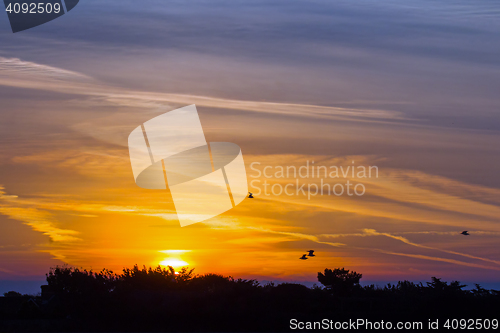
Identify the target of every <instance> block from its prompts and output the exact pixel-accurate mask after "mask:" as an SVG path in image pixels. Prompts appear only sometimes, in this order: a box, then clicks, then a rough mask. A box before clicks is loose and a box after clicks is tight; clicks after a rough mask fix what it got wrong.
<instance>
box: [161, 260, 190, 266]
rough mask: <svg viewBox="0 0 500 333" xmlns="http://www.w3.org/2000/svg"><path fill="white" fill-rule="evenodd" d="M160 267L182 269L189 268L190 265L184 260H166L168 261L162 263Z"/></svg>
mask: <svg viewBox="0 0 500 333" xmlns="http://www.w3.org/2000/svg"><path fill="white" fill-rule="evenodd" d="M160 266H171V267H173V268H181V267H186V266H189V264H188V263H187V262H185V261H184V260H178V259H166V260H163V261H160Z"/></svg>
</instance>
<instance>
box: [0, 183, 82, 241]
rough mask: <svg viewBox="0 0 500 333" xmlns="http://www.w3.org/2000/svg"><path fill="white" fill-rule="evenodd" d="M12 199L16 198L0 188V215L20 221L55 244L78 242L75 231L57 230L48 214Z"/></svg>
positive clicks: (51, 216) (50, 215) (52, 218)
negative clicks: (58, 242)
mask: <svg viewBox="0 0 500 333" xmlns="http://www.w3.org/2000/svg"><path fill="white" fill-rule="evenodd" d="M14 197H17V196H11V195H6V194H5V191H4V188H3V187H2V186H0V214H3V215H7V216H8V217H10V218H11V219H14V220H18V221H21V222H23V223H24V224H26V225H28V226H30V227H31V228H33V230H35V231H39V232H41V233H43V234H44V235H47V236H49V237H50V238H51V239H52V240H53V241H56V242H57V241H60V242H67V241H76V240H79V239H78V238H77V237H76V235H77V234H78V232H77V231H74V230H69V229H62V228H59V227H58V226H57V225H56V223H55V219H54V216H53V215H52V214H50V213H49V212H47V211H44V210H40V209H37V208H33V207H32V206H30V205H26V204H24V203H23V202H22V201H21V202H19V200H17V199H13V198H14Z"/></svg>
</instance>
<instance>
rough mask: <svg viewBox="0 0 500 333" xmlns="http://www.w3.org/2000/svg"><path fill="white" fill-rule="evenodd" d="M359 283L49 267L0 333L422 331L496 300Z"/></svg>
mask: <svg viewBox="0 0 500 333" xmlns="http://www.w3.org/2000/svg"><path fill="white" fill-rule="evenodd" d="M361 278H362V275H361V274H359V273H357V272H355V271H350V270H348V269H345V268H336V269H328V268H327V269H325V270H324V271H323V272H319V273H318V281H319V282H320V283H321V284H322V285H323V286H324V287H318V286H315V287H313V288H307V287H305V286H304V285H300V284H294V283H281V284H275V283H268V284H266V285H261V284H259V282H258V281H256V280H247V279H235V278H233V277H231V276H224V275H220V274H214V273H211V274H203V275H196V274H194V272H193V270H192V269H188V268H183V269H181V270H180V271H178V272H176V271H175V270H174V269H173V268H172V267H160V266H158V267H155V268H152V267H145V266H143V267H142V268H140V267H139V266H138V265H135V266H134V267H132V268H125V269H123V271H122V272H120V273H115V272H112V271H109V270H106V269H105V270H102V271H100V272H93V271H92V270H84V269H78V268H73V267H67V266H65V267H56V268H52V269H51V270H50V271H49V273H48V274H47V286H44V287H43V288H42V296H41V297H33V296H18V293H15V292H9V293H7V294H6V295H5V296H12V297H3V300H2V298H0V331H2V332H8V331H14V332H20V331H176V332H182V331H218V332H222V331H233V332H236V331H254V332H256V331H288V330H290V327H289V321H290V319H292V318H297V319H300V320H301V321H321V320H322V319H324V318H330V319H335V320H337V321H343V320H347V321H348V320H349V319H357V318H365V319H369V320H381V319H383V320H385V321H388V320H390V321H401V320H405V319H406V320H420V321H425V322H426V321H427V320H428V319H435V318H446V319H447V318H461V317H462V318H465V317H477V318H495V317H496V316H497V315H498V308H500V292H498V291H495V290H486V289H484V288H482V287H480V286H479V285H476V286H475V288H474V289H472V290H471V291H468V290H464V287H465V286H464V285H463V284H461V283H460V282H458V281H453V282H451V283H447V282H445V281H442V280H441V279H439V278H436V277H433V278H432V279H431V281H430V282H427V283H425V284H422V283H419V284H415V283H413V282H410V281H400V282H398V283H397V284H394V285H391V284H388V285H386V286H385V287H383V288H380V287H377V286H374V285H370V286H364V287H363V286H361V284H360V280H361ZM14 296H17V297H14ZM2 302H4V303H5V302H6V303H5V304H4V306H2ZM5 319H8V320H7V321H5ZM9 325H10V326H9Z"/></svg>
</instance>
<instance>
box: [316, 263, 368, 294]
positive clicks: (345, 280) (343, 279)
mask: <svg viewBox="0 0 500 333" xmlns="http://www.w3.org/2000/svg"><path fill="white" fill-rule="evenodd" d="M362 277H363V275H362V274H359V273H356V272H354V271H352V272H351V271H349V270H348V269H345V268H343V267H342V268H335V269H334V270H331V269H328V268H325V272H324V273H321V272H320V273H318V281H319V282H320V283H321V284H322V285H324V286H325V287H326V288H327V289H328V290H329V291H330V292H332V293H333V294H334V295H337V296H348V295H351V294H352V293H353V292H354V291H355V290H359V289H360V285H359V280H360V279H361V278H362Z"/></svg>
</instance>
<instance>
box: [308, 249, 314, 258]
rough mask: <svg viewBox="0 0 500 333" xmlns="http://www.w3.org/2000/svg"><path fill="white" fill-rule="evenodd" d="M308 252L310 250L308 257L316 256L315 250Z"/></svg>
mask: <svg viewBox="0 0 500 333" xmlns="http://www.w3.org/2000/svg"><path fill="white" fill-rule="evenodd" d="M307 252H309V254H308V255H307V256H308V257H316V256H315V255H314V250H309V251H307Z"/></svg>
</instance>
